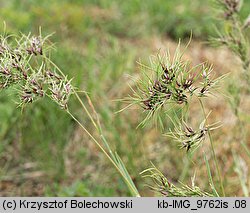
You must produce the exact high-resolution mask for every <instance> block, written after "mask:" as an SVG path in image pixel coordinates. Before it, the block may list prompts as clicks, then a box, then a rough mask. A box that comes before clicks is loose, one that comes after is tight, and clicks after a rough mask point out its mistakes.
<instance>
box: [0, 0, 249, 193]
mask: <svg viewBox="0 0 250 213" xmlns="http://www.w3.org/2000/svg"><path fill="white" fill-rule="evenodd" d="M245 4H246V5H245V6H244V8H243V13H242V15H243V16H244V17H245V16H247V15H248V12H249V8H250V2H249V1H245ZM211 8H212V7H211V0H210V1H209V0H203V1H199V0H175V1H172V0H155V1H152V0H144V1H140V0H126V1H123V0H54V1H49V0H40V1H35V0H8V1H7V0H0V23H3V22H6V25H7V31H8V32H9V33H18V32H22V33H29V32H32V33H38V28H39V26H41V27H42V31H43V33H44V34H50V33H54V35H53V36H52V38H51V40H52V41H53V42H55V44H56V47H57V50H56V52H55V53H54V55H53V59H54V61H55V62H56V64H58V66H59V67H60V68H61V69H62V70H63V71H64V72H65V73H66V74H68V75H69V77H71V78H74V79H73V82H74V84H76V85H77V86H78V87H80V88H81V89H83V90H85V91H87V92H89V94H90V96H91V98H92V100H93V102H94V104H95V105H96V108H97V111H98V113H99V114H100V118H101V122H102V124H103V127H104V129H105V134H106V135H107V137H108V139H109V141H111V143H112V144H113V145H114V147H115V148H116V149H117V151H118V153H120V156H121V157H122V158H123V159H124V161H125V162H126V165H127V166H128V170H129V171H130V172H131V174H132V177H133V178H134V181H135V183H136V184H137V186H138V187H139V189H140V190H142V191H143V190H145V191H148V189H146V188H145V186H144V184H143V181H142V180H141V178H140V175H139V172H141V171H142V170H143V169H145V168H146V167H147V166H149V164H150V160H152V161H153V162H154V163H155V164H156V166H159V167H160V168H162V169H164V171H167V175H168V177H169V178H170V180H172V181H177V180H178V178H179V175H180V174H182V168H183V165H182V161H181V160H180V159H185V153H183V152H180V151H178V148H176V146H175V145H174V144H173V145H172V144H166V138H163V137H161V136H160V134H159V132H158V131H157V130H155V129H152V128H150V127H148V128H145V129H136V126H137V125H138V123H139V122H140V120H141V114H140V112H139V111H136V112H134V111H132V112H131V110H130V111H125V112H123V113H121V114H115V112H116V111H118V110H119V109H121V108H122V107H123V105H122V104H121V103H120V102H118V101H114V100H116V99H119V98H124V97H126V96H127V95H128V93H129V87H128V83H129V82H130V79H129V78H128V75H136V73H138V65H137V64H136V61H138V60H139V59H141V60H142V61H147V60H148V56H149V55H151V54H152V53H156V52H157V48H156V46H157V45H154V44H155V43H157V42H158V41H162V40H163V41H164V40H168V41H170V42H173V43H174V42H177V41H178V39H179V38H181V39H183V40H185V39H188V38H189V36H190V33H191V31H192V33H193V40H194V41H201V40H202V41H206V40H207V39H208V37H209V36H212V35H214V28H213V25H214V23H215V22H216V20H213V19H212V18H211V15H212V14H213V10H212V9H211ZM2 30H3V24H2V25H1V31H2ZM165 48H166V47H165ZM72 107H73V108H74V110H75V112H77V113H78V115H79V117H80V118H81V120H82V121H84V123H85V125H86V126H88V125H89V122H88V120H87V116H86V115H84V114H82V113H81V112H80V111H79V108H78V107H77V105H75V103H74V100H72ZM131 113H132V115H134V116H131ZM93 134H95V133H94V132H93ZM171 150H175V151H171ZM180 161H181V162H180ZM190 175H192V171H191V172H190ZM185 180H189V179H185ZM0 181H1V184H0V195H9V196H11V195H21V196H32V195H48V196H57V195H60V196H120V195H123V196H126V195H129V194H128V191H127V189H126V187H125V185H124V184H123V182H122V180H121V179H120V177H119V176H118V175H116V173H115V171H114V170H113V168H111V166H110V164H109V163H107V161H106V159H105V157H104V156H102V155H101V154H99V151H98V150H97V149H96V147H95V146H94V145H93V144H92V142H91V141H90V140H89V139H88V138H87V137H86V136H85V135H84V134H82V133H81V131H80V130H79V129H78V127H77V125H76V124H75V123H74V122H73V121H72V120H71V119H70V118H69V117H68V115H66V114H65V113H64V112H62V111H60V110H58V108H57V106H55V105H54V104H53V103H50V102H49V101H45V102H44V101H42V102H37V103H35V104H34V105H31V106H29V107H28V108H26V109H25V110H24V111H23V112H22V113H21V112H20V110H19V109H16V105H15V103H14V101H13V97H12V94H11V92H1V93H0ZM114 183H115V187H114ZM202 186H203V187H208V183H204V184H203V185H202ZM145 195H148V194H147V192H145Z"/></svg>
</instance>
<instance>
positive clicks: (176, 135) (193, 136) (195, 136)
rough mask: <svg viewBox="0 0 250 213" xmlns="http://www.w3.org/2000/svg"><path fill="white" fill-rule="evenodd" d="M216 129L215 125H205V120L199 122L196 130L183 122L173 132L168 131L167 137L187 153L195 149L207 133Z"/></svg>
mask: <svg viewBox="0 0 250 213" xmlns="http://www.w3.org/2000/svg"><path fill="white" fill-rule="evenodd" d="M217 128H219V126H218V125H217V123H215V124H212V125H206V119H205V120H204V121H202V122H201V124H200V126H199V128H198V129H197V130H194V129H193V128H192V127H191V126H188V125H187V124H186V123H185V122H184V121H183V122H180V123H179V125H178V126H176V127H175V128H174V130H170V132H169V133H168V134H167V136H169V137H171V138H173V139H174V140H175V141H176V142H178V143H180V147H181V148H185V149H186V150H187V152H188V151H189V150H190V149H192V148H197V147H198V146H199V145H200V144H201V142H202V141H204V140H205V139H206V136H207V133H208V131H211V130H214V129H217Z"/></svg>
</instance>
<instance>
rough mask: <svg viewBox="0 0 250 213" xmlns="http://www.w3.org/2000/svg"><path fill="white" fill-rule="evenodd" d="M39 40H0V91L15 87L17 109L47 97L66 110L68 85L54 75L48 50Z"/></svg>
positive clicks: (69, 85)
mask: <svg viewBox="0 0 250 213" xmlns="http://www.w3.org/2000/svg"><path fill="white" fill-rule="evenodd" d="M47 38H48V37H45V38H42V36H41V35H39V36H30V35H28V36H24V35H23V36H21V37H20V38H18V37H15V38H12V37H9V38H7V37H3V36H2V37H0V89H6V88H8V87H10V86H12V85H17V90H18V96H19V100H20V102H19V103H18V105H19V106H24V105H26V104H28V103H32V102H34V101H36V100H37V99H39V98H42V97H45V96H48V97H50V98H51V99H52V100H53V101H55V102H56V103H57V104H58V105H59V106H60V107H61V108H62V109H67V106H68V100H69V97H70V95H71V94H72V86H71V81H70V80H67V77H66V76H64V75H63V74H58V73H56V71H55V70H53V69H51V67H52V68H53V64H51V63H50V60H49V58H47V56H46V55H47V52H49V51H50V50H51V47H50V46H48V45H47V43H48V42H47Z"/></svg>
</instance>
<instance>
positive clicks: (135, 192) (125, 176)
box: [45, 56, 140, 197]
mask: <svg viewBox="0 0 250 213" xmlns="http://www.w3.org/2000/svg"><path fill="white" fill-rule="evenodd" d="M45 59H46V60H48V61H49V63H51V64H52V65H53V66H54V67H55V68H56V69H57V70H58V71H59V73H60V74H61V75H62V76H63V77H65V78H66V76H65V74H64V73H63V72H62V71H61V69H60V68H59V67H58V66H57V65H56V64H55V63H54V62H53V61H51V60H50V59H49V58H47V57H46V56H45ZM72 91H73V94H74V95H75V97H76V98H77V100H78V101H79V103H80V105H81V107H82V108H83V110H84V111H85V112H86V114H87V116H88V117H89V119H90V120H91V122H92V124H93V125H94V127H95V129H96V130H97V131H98V133H99V135H100V138H101V140H102V142H103V144H104V145H105V147H106V149H107V150H108V151H109V153H110V155H109V154H108V153H107V152H106V150H105V149H104V148H103V147H102V145H101V144H100V143H99V142H98V141H97V140H96V139H95V138H94V137H93V135H91V133H90V132H89V131H88V130H87V129H86V128H85V127H84V126H83V125H82V123H81V122H80V121H79V120H78V119H76V118H75V117H74V116H73V114H72V113H70V112H69V111H68V110H67V112H68V114H69V115H70V116H71V117H72V118H73V119H74V120H75V121H76V122H77V123H78V124H79V125H80V127H81V128H82V129H83V130H84V131H85V132H86V133H87V134H88V135H89V136H90V138H91V139H92V140H93V141H94V142H95V143H96V145H97V146H98V147H99V148H100V149H101V151H102V152H103V153H104V154H105V155H106V156H107V158H108V159H109V160H110V161H111V163H112V164H113V165H114V166H115V168H116V169H117V170H118V172H119V173H120V174H121V176H122V177H123V179H124V181H125V183H126V184H127V186H128V188H129V190H130V192H131V194H132V195H133V196H136V197H140V194H139V192H138V190H137V188H136V186H135V185H134V183H133V181H132V179H131V177H130V175H129V173H128V171H127V169H126V167H125V165H124V164H123V162H122V161H121V159H120V157H119V156H118V155H117V154H116V155H115V154H114V153H113V152H112V149H111V148H110V146H109V144H108V142H107V140H106V138H105V137H104V135H103V131H102V128H101V124H100V122H99V119H98V118H97V123H96V122H95V120H94V118H93V116H92V115H91V113H90V112H89V110H88V109H87V107H86V106H85V104H84V103H83V101H82V100H81V98H80V96H79V95H78V93H77V92H76V90H75V89H74V88H73V89H72ZM87 97H88V96H87ZM88 99H89V103H90V105H91V107H92V109H93V111H94V113H95V114H96V116H97V113H96V111H95V109H94V106H93V105H92V102H91V100H90V98H89V97H88Z"/></svg>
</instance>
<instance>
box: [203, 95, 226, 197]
mask: <svg viewBox="0 0 250 213" xmlns="http://www.w3.org/2000/svg"><path fill="white" fill-rule="evenodd" d="M198 100H199V102H200V105H201V108H202V112H203V115H204V118H205V119H206V112H205V108H204V105H203V102H202V100H201V99H200V98H198ZM208 137H209V141H210V145H211V150H212V155H213V159H214V162H215V167H216V170H217V174H218V176H219V182H220V188H221V192H222V196H223V197H225V190H224V186H223V181H222V177H221V172H220V169H219V164H218V160H217V157H216V154H215V151H214V144H213V140H212V136H211V133H210V130H209V128H208Z"/></svg>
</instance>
